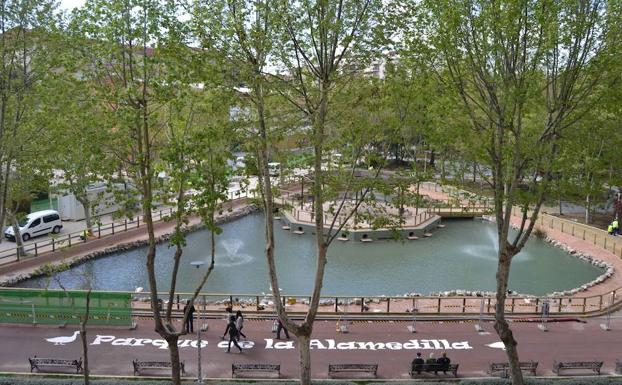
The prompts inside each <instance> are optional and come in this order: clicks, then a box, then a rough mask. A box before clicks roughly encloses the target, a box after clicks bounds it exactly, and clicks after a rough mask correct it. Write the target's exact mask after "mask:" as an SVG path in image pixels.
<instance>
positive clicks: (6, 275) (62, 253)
mask: <svg viewBox="0 0 622 385" xmlns="http://www.w3.org/2000/svg"><path fill="white" fill-rule="evenodd" d="M246 204H247V200H246V199H238V200H235V201H231V202H228V203H226V204H225V207H229V205H231V207H232V208H233V209H234V210H235V209H238V208H240V207H242V206H245V205H246ZM217 218H218V216H217ZM200 223H201V219H200V218H199V217H190V218H189V222H188V225H189V226H191V225H198V224H200ZM174 227H175V222H174V221H169V222H163V221H159V222H156V223H154V228H155V236H156V237H160V236H162V235H165V234H170V233H172V232H173V230H174ZM147 239H148V235H147V228H146V226H144V225H141V227H139V228H135V229H129V230H128V231H124V232H120V233H117V234H115V235H113V236H106V237H102V238H101V239H97V238H91V239H89V240H88V241H87V242H84V243H78V244H74V245H73V246H71V248H69V249H61V250H58V251H56V252H53V253H46V254H43V255H41V256H39V257H28V258H23V259H22V261H20V262H14V263H9V264H5V265H0V282H2V281H4V280H6V279H11V278H13V277H17V276H20V275H28V274H30V273H31V272H32V271H33V270H35V269H36V268H37V267H38V266H41V265H43V264H46V263H51V262H57V261H65V262H71V261H72V260H74V259H80V258H82V257H84V256H85V255H88V254H92V253H93V252H95V251H100V250H106V249H108V248H111V247H114V246H118V245H121V244H129V243H133V242H137V241H145V240H147Z"/></svg>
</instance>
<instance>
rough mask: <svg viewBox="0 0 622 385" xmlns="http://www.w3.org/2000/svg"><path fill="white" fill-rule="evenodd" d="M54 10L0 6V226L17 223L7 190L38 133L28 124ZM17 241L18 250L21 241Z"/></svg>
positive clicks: (30, 1) (26, 1)
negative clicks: (7, 222) (7, 217)
mask: <svg viewBox="0 0 622 385" xmlns="http://www.w3.org/2000/svg"><path fill="white" fill-rule="evenodd" d="M54 9H55V3H54V2H53V1H48V0H44V1H36V0H10V1H3V2H2V4H1V5H0V56H1V59H0V60H1V61H2V62H1V63H0V66H2V67H1V69H0V227H3V226H4V223H5V219H6V218H5V215H7V214H8V215H9V217H12V218H13V219H12V222H13V224H15V223H16V220H15V217H16V215H18V214H19V213H18V212H16V211H15V207H14V201H15V199H17V198H18V197H15V196H11V195H10V191H11V187H10V186H11V184H12V183H13V181H14V180H15V179H16V178H17V177H19V176H18V175H16V174H15V170H16V168H20V167H21V166H20V164H19V163H20V162H21V161H22V160H24V158H25V157H27V155H28V154H29V149H30V147H31V146H34V145H36V143H35V140H33V139H36V138H37V136H38V135H39V133H40V132H41V130H42V128H41V127H34V126H33V125H32V120H31V119H32V114H33V111H35V110H36V106H37V104H38V102H39V101H40V100H39V99H38V94H37V92H35V89H36V86H37V84H38V82H41V81H42V79H43V78H44V77H45V76H46V74H47V73H48V70H49V66H48V63H47V60H46V59H47V57H46V55H45V47H46V45H47V44H48V43H49V40H50V39H49V37H50V36H51V34H52V32H53V30H54V29H55V22H56V18H55V17H54V16H53V12H54ZM33 154H34V155H33ZM30 155H31V158H32V156H38V154H36V153H34V152H33V153H31V154H30ZM13 190H14V191H16V190H19V189H13ZM17 238H19V232H17V233H16V239H17ZM0 242H1V239H0ZM17 242H18V245H20V243H19V242H21V239H20V240H17ZM19 249H20V250H21V247H20V248H19Z"/></svg>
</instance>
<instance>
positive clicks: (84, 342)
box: [80, 288, 92, 385]
mask: <svg viewBox="0 0 622 385" xmlns="http://www.w3.org/2000/svg"><path fill="white" fill-rule="evenodd" d="M91 291H92V289H91V288H89V290H88V291H87V292H86V304H85V309H84V315H83V316H82V319H81V320H80V340H82V355H83V357H84V362H83V370H84V385H89V383H90V370H89V343H88V341H87V340H86V324H87V323H88V322H89V313H90V311H91Z"/></svg>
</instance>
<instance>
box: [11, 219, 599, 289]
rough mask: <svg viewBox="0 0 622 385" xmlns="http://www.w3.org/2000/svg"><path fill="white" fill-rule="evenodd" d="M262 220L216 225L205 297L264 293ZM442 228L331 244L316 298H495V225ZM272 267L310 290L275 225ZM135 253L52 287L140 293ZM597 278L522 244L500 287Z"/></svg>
mask: <svg viewBox="0 0 622 385" xmlns="http://www.w3.org/2000/svg"><path fill="white" fill-rule="evenodd" d="M263 221H264V217H263V215H261V214H251V215H248V216H245V217H243V218H240V219H237V220H235V221H233V222H230V223H226V224H224V225H223V226H222V228H223V232H222V234H220V235H219V236H217V243H216V246H217V247H216V250H217V256H216V267H215V269H214V271H213V273H212V275H211V277H210V278H209V281H208V283H207V285H206V287H205V289H204V291H205V292H210V293H228V294H229V293H230V294H260V293H262V292H268V291H269V287H270V285H269V284H268V273H267V266H266V260H265V255H264V245H265V241H264V227H263ZM443 224H445V225H446V227H445V228H441V229H438V230H436V231H435V232H434V235H433V236H432V237H430V238H425V239H419V240H416V241H375V242H370V243H362V242H353V241H349V242H345V243H344V242H340V241H335V242H334V243H333V244H332V245H331V247H330V248H329V252H328V263H327V266H326V275H325V278H324V288H323V294H324V295H338V296H372V295H402V294H405V293H411V292H417V293H422V294H424V295H427V294H428V293H429V292H435V291H444V290H452V289H465V290H484V291H495V272H496V266H497V264H496V262H497V261H496V227H495V224H494V223H489V222H485V221H482V220H479V219H473V220H444V221H443ZM275 232H276V233H275V237H276V260H277V269H278V276H279V285H280V286H281V289H282V290H283V293H285V294H289V295H306V294H309V293H310V292H311V289H312V285H313V276H314V272H315V239H314V236H313V235H311V234H309V233H307V234H304V235H294V234H291V233H290V232H288V231H284V230H281V229H280V225H278V223H277V226H275ZM209 238H210V237H209V233H208V232H207V231H197V232H195V233H192V234H189V235H188V238H187V241H188V242H187V246H186V248H185V250H184V254H183V258H182V259H183V260H182V265H181V268H180V271H179V279H178V291H185V292H188V291H191V290H192V289H193V288H194V285H195V284H196V283H197V282H198V280H199V274H200V269H206V266H203V267H201V268H200V269H196V268H194V267H192V266H191V265H190V262H192V261H196V260H201V261H205V262H206V263H207V262H208V261H209V252H210V241H209ZM145 250H146V249H145V248H139V249H134V250H131V251H125V252H122V253H115V254H111V255H109V256H106V257H102V258H99V259H95V260H91V261H88V262H86V263H84V264H81V265H79V266H77V267H75V268H73V269H72V270H70V271H66V272H63V273H60V274H59V275H58V279H59V280H60V281H61V282H62V283H63V285H64V286H65V287H66V288H83V287H84V285H85V277H87V278H88V279H89V280H91V282H92V284H93V288H94V289H97V290H129V291H133V290H134V289H135V288H136V287H144V288H145V290H146V289H147V288H148V280H147V272H146V268H145ZM173 252H174V249H173V248H170V247H169V245H168V244H166V243H165V244H161V245H159V246H158V249H157V258H156V270H157V276H158V284H159V287H158V290H159V291H165V290H167V289H168V285H169V281H170V272H171V270H172V255H173ZM602 272H603V271H602V270H601V269H599V268H597V267H595V266H593V265H591V264H589V263H587V262H584V261H581V260H579V259H577V258H575V257H573V256H571V255H570V254H568V253H566V252H564V251H563V250H561V249H559V248H556V247H553V246H551V245H550V244H548V243H546V242H544V241H542V240H538V239H532V240H530V241H529V242H528V243H527V245H526V247H525V249H524V250H523V251H522V252H521V253H520V254H519V255H517V256H516V257H515V258H514V260H513V262H512V271H511V277H510V285H509V288H510V289H511V290H514V291H517V292H520V293H525V294H534V295H544V294H546V293H551V292H553V291H562V290H567V289H572V288H574V287H578V286H581V285H582V284H584V283H586V282H588V281H591V280H593V279H594V278H596V277H597V276H599V275H600V274H602ZM18 286H20V287H46V286H47V287H49V288H56V287H58V285H57V282H56V280H54V279H49V278H34V279H30V280H27V281H23V282H21V283H19V284H18Z"/></svg>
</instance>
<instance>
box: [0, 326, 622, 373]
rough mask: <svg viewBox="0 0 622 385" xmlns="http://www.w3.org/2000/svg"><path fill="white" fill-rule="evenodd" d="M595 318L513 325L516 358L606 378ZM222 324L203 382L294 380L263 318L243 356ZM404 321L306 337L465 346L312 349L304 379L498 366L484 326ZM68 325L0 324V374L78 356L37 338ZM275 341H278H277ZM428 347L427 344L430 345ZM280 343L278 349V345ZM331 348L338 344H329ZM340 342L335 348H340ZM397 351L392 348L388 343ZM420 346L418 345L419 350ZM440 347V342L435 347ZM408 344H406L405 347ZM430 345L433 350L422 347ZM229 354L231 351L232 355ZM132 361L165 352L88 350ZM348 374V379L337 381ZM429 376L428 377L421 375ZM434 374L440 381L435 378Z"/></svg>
mask: <svg viewBox="0 0 622 385" xmlns="http://www.w3.org/2000/svg"><path fill="white" fill-rule="evenodd" d="M599 322H601V321H600V320H597V319H591V320H590V321H589V322H588V323H586V324H583V323H554V324H553V323H550V324H549V325H548V327H549V331H548V332H546V333H545V332H542V331H540V330H539V329H538V328H537V325H536V324H532V323H515V324H513V326H512V329H513V330H514V333H515V336H516V338H517V340H518V341H519V352H520V357H521V360H534V361H538V362H539V363H540V365H539V367H538V375H553V374H552V372H551V367H552V364H553V361H554V360H603V361H605V365H604V368H603V373H613V370H614V366H615V359H618V358H622V346H621V345H620V343H619V341H620V340H621V338H622V321H619V320H617V319H616V320H615V321H614V322H613V323H612V326H613V327H612V330H611V331H603V330H601V329H600V327H599ZM152 325H153V324H152V321H150V320H142V321H140V322H139V327H138V329H136V330H127V329H120V328H99V327H94V328H91V329H89V334H88V341H89V343H93V342H94V340H95V338H96V335H102V336H114V337H115V340H118V339H121V338H126V339H127V338H148V339H159V337H158V336H157V335H156V334H155V333H154V332H153V331H152ZM224 325H225V324H224V321H223V320H210V329H209V331H207V332H206V333H203V336H204V338H207V341H208V345H207V347H205V348H204V349H203V351H202V353H203V359H202V366H203V372H204V374H203V375H204V377H212V378H228V377H231V363H233V362H243V363H279V364H281V373H282V375H281V377H283V378H297V377H298V361H297V360H298V351H297V349H281V350H276V349H266V344H267V342H266V340H267V339H273V338H274V337H275V335H274V334H273V333H271V332H270V329H271V328H270V326H271V322H270V321H254V320H247V322H246V325H245V328H244V332H245V334H246V335H247V336H248V338H249V340H250V341H253V342H254V343H255V346H254V347H252V348H250V349H246V350H245V351H244V353H242V354H239V353H237V352H236V353H230V354H227V353H225V351H224V349H223V348H218V347H217V346H216V345H217V344H218V343H219V342H220V341H221V340H220V336H222V332H223V329H224ZM406 326H407V323H405V322H396V323H388V322H384V323H380V322H373V323H356V324H353V325H351V326H350V333H348V334H338V333H336V332H335V323H334V322H333V321H318V322H317V323H316V326H315V331H314V336H313V337H314V338H316V339H319V340H321V341H322V342H323V343H324V344H325V345H326V346H327V347H328V344H329V341H327V339H332V340H335V344H338V343H340V342H347V341H358V342H375V343H388V342H398V343H401V344H403V343H407V342H409V341H410V340H413V339H415V340H418V341H419V343H420V344H425V343H424V342H423V341H422V340H433V339H436V340H439V341H440V340H447V341H448V342H449V343H455V342H464V341H466V342H468V346H469V347H471V349H464V350H455V349H452V350H446V349H425V350H423V349H408V350H404V349H402V350H391V349H383V350H375V351H373V350H329V349H326V350H317V349H314V350H313V351H312V376H313V377H314V378H319V379H321V378H328V373H327V366H328V364H329V363H378V364H379V369H378V377H379V378H387V379H388V378H392V379H406V378H408V367H409V363H410V361H411V360H412V359H413V357H414V355H415V352H416V351H421V352H422V353H423V355H424V356H426V357H427V356H428V354H429V353H430V352H434V353H435V355H436V356H438V355H440V353H441V352H443V351H446V352H447V353H448V356H449V357H450V358H451V360H452V362H455V363H459V364H460V368H459V371H458V374H459V376H460V377H482V376H486V367H487V365H488V363H489V362H493V361H494V362H502V361H506V360H507V359H506V356H505V352H504V351H503V350H501V349H494V348H490V347H488V346H486V345H487V344H490V343H493V342H497V341H499V339H498V338H497V336H496V334H495V333H494V331H493V330H492V326H491V325H490V324H485V329H486V330H487V331H489V332H490V333H489V334H478V333H477V332H476V331H475V329H474V324H473V323H432V322H418V323H417V330H418V332H417V333H416V334H412V333H410V332H409V331H408V330H407V329H406ZM72 332H73V329H72V328H66V329H58V328H54V327H47V326H36V327H33V326H3V327H0V341H2V348H1V349H0V371H7V372H28V371H29V370H30V367H29V364H28V357H29V356H33V355H35V354H36V355H38V356H39V357H57V358H78V357H79V356H81V355H82V353H81V344H80V341H79V338H78V339H77V340H76V341H75V342H72V343H69V344H67V345H65V346H54V345H53V344H52V343H49V342H47V341H46V340H45V338H51V337H57V336H69V335H71V334H72ZM282 337H283V336H282ZM181 339H182V340H185V339H191V340H195V339H196V335H193V336H185V337H182V338H181ZM123 342H126V343H132V344H137V342H136V340H125V341H124V340H120V341H117V342H116V343H117V344H118V343H123ZM430 344H431V343H430ZM282 346H285V344H283V345H282ZM337 346H339V345H337ZM344 346H348V345H342V347H344ZM391 346H392V347H394V348H395V347H398V345H391ZM422 346H423V345H422ZM441 346H442V345H441ZM410 347H412V346H410ZM430 347H433V345H430ZM234 350H237V349H232V351H234ZM180 351H181V357H182V359H183V360H184V361H185V363H186V370H187V372H188V376H189V377H192V376H196V359H197V358H196V356H197V349H196V348H192V347H183V348H181V349H180ZM135 358H139V359H143V360H165V361H166V360H168V350H167V349H160V348H158V347H156V346H153V345H151V344H150V343H149V342H145V345H144V346H120V345H113V344H112V343H111V342H102V343H101V344H99V345H90V346H89V360H90V365H91V371H92V374H94V375H123V376H128V375H132V374H133V372H132V365H131V361H132V360H133V359H135ZM145 374H146V375H152V374H153V375H162V372H161V371H156V372H154V373H153V372H146V373H145ZM345 377H350V376H345ZM424 377H432V378H434V375H433V374H431V375H426V376H424ZM439 377H442V376H440V375H439Z"/></svg>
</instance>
